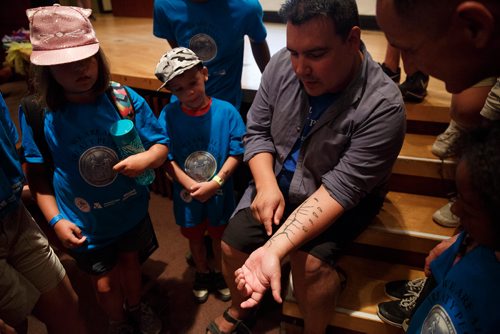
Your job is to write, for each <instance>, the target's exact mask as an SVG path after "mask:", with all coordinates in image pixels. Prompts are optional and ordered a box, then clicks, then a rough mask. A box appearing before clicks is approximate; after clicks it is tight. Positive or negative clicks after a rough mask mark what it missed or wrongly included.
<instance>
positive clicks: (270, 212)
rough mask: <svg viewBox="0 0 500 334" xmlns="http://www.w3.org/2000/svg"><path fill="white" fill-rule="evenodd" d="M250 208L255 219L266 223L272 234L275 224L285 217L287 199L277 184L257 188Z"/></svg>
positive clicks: (268, 232)
mask: <svg viewBox="0 0 500 334" xmlns="http://www.w3.org/2000/svg"><path fill="white" fill-rule="evenodd" d="M250 209H251V210H252V214H253V216H254V217H255V219H257V220H258V221H260V222H261V223H262V224H263V225H264V228H265V229H266V233H267V235H271V234H273V224H275V225H279V223H280V221H281V218H282V217H283V211H284V210H285V199H284V197H283V194H282V193H281V191H280V189H279V187H278V186H277V185H276V186H274V185H273V186H269V187H266V188H262V189H257V194H256V195H255V198H254V200H253V202H252V205H251V206H250Z"/></svg>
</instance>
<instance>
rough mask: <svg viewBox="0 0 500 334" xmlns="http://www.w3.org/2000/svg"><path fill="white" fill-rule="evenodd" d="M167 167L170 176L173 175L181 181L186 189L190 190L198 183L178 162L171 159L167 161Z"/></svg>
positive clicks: (176, 179)
mask: <svg viewBox="0 0 500 334" xmlns="http://www.w3.org/2000/svg"><path fill="white" fill-rule="evenodd" d="M165 167H166V169H167V171H168V173H169V174H170V176H172V177H173V178H174V180H175V181H177V182H179V183H180V184H181V186H182V187H183V188H184V189H186V190H189V189H191V187H192V186H193V185H194V184H196V183H197V182H196V181H195V180H193V179H192V178H191V177H190V176H189V175H187V174H186V172H185V171H184V170H182V168H181V167H180V166H179V165H178V164H177V162H175V161H173V160H169V161H167V162H166V163H165Z"/></svg>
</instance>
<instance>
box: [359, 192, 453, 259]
mask: <svg viewBox="0 0 500 334" xmlns="http://www.w3.org/2000/svg"><path fill="white" fill-rule="evenodd" d="M446 203H448V200H447V199H445V198H439V197H431V196H421V195H414V194H408V193H401V192H389V194H387V197H386V199H385V201H384V205H383V207H382V209H381V211H380V212H379V214H378V215H377V217H376V218H375V220H374V222H373V223H372V224H371V225H370V226H369V227H368V228H367V229H366V230H365V231H363V233H361V235H359V236H358V238H357V239H356V241H355V242H356V243H359V244H363V245H369V246H376V247H381V248H390V249H397V250H402V251H408V252H414V253H420V254H423V255H427V254H428V253H429V251H430V250H431V249H432V248H433V247H434V246H435V245H436V244H437V243H439V242H440V241H442V240H444V239H448V238H449V237H451V236H452V235H453V234H454V231H455V229H454V228H448V227H442V226H440V225H438V224H436V223H434V221H432V215H433V214H434V212H435V211H436V210H438V209H439V208H441V207H442V206H443V205H445V204H446Z"/></svg>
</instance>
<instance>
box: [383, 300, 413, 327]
mask: <svg viewBox="0 0 500 334" xmlns="http://www.w3.org/2000/svg"><path fill="white" fill-rule="evenodd" d="M418 295H419V294H418V293H415V292H409V293H408V294H407V295H406V296H405V297H404V298H403V299H401V300H392V301H390V302H383V303H380V304H378V305H377V315H378V316H379V318H380V320H382V321H383V322H385V323H388V324H389V325H392V326H396V327H399V328H401V327H402V326H403V322H404V321H405V320H406V319H409V318H410V316H411V314H412V311H413V308H414V307H415V303H416V301H417V298H418Z"/></svg>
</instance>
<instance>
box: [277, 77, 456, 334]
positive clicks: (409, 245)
mask: <svg viewBox="0 0 500 334" xmlns="http://www.w3.org/2000/svg"><path fill="white" fill-rule="evenodd" d="M432 80H433V79H432V78H431V82H432ZM432 87H435V86H434V85H432V84H430V85H429V96H432V95H433V94H434V93H433V91H432ZM435 94H438V93H435ZM433 101H434V102H436V101H435V100H433V99H432V98H428V99H426V100H425V101H424V102H423V103H422V104H407V134H406V137H405V141H404V144H403V148H402V149H401V152H400V155H399V157H398V159H397V161H396V163H395V165H394V168H393V176H392V177H391V181H390V192H389V194H388V196H387V198H386V200H385V202H384V205H383V208H382V210H381V211H380V213H379V214H378V216H377V217H376V219H375V220H374V221H373V223H372V224H371V225H370V226H369V227H368V228H367V229H366V230H365V231H364V232H363V233H362V234H361V235H360V236H359V237H358V238H357V239H356V240H355V243H354V245H353V246H352V247H351V248H350V249H349V250H348V254H349V255H346V256H344V257H343V258H342V259H341V260H340V262H339V265H340V267H341V268H342V269H343V270H344V271H345V272H346V273H347V276H348V280H347V286H346V289H345V290H344V291H343V292H342V294H341V296H340V298H339V300H338V303H337V307H336V310H335V313H334V314H332V318H331V320H330V327H329V331H331V332H335V333H370V334H371V333H373V334H386V333H387V334H389V333H403V331H402V330H401V329H399V328H396V327H393V326H390V325H387V324H385V323H384V322H382V321H381V320H380V319H379V318H378V316H377V313H376V312H377V304H378V303H380V302H383V301H387V300H390V299H389V298H388V297H387V296H385V293H384V284H385V283H386V282H389V281H393V280H400V279H415V278H418V277H423V275H424V274H423V271H422V270H423V265H424V260H425V257H426V256H427V254H428V252H429V251H430V250H431V249H432V248H433V247H434V246H435V245H436V244H437V243H439V242H440V241H442V240H444V239H447V238H449V237H450V236H452V235H453V234H454V229H453V228H445V227H441V226H439V225H437V224H435V223H434V222H433V221H432V214H433V213H434V212H435V211H436V210H437V209H439V208H440V207H442V206H443V205H445V204H446V203H447V202H448V199H447V198H446V197H447V194H449V193H450V192H452V191H453V190H454V174H455V165H456V163H455V162H454V161H453V160H445V161H442V160H440V159H439V158H436V157H435V156H434V155H433V154H432V153H431V146H432V143H433V142H434V140H435V137H436V135H437V134H439V133H441V132H442V131H444V129H445V128H446V127H447V125H448V122H449V115H448V108H449V104H448V106H446V105H442V104H440V103H434V104H433ZM292 290H293V288H292V287H291V285H290V286H289V287H288V291H287V295H286V297H285V300H284V302H283V310H282V316H283V318H282V322H281V332H282V333H292V334H293V333H302V325H303V321H302V316H301V313H300V310H299V308H298V305H297V303H296V301H295V299H294V297H293V291H292Z"/></svg>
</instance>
